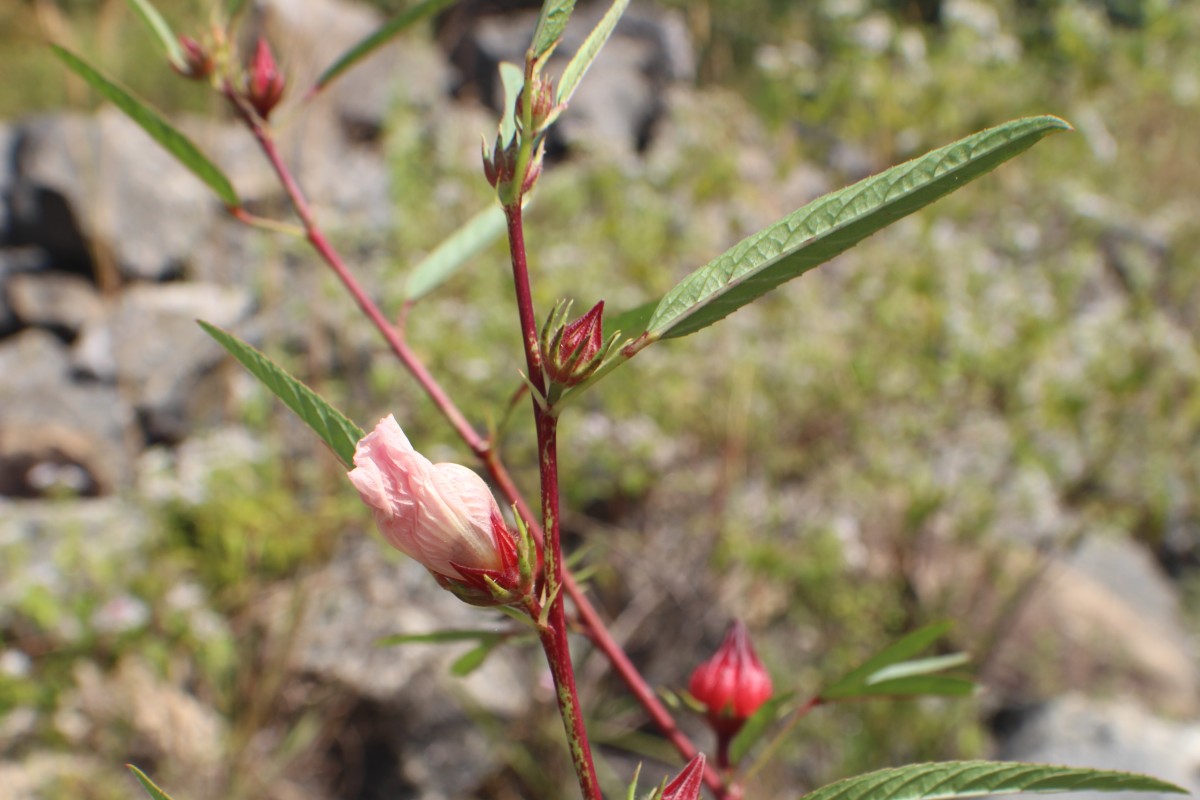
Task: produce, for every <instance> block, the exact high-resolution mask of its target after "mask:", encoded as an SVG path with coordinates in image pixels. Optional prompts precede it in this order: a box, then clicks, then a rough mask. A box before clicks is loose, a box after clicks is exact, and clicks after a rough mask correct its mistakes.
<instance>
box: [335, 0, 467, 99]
mask: <svg viewBox="0 0 1200 800" xmlns="http://www.w3.org/2000/svg"><path fill="white" fill-rule="evenodd" d="M455 1H456V0H422V1H421V2H419V3H416V4H415V5H412V6H410V7H408V8H406V9H405V10H404V11H403V12H401V13H399V14H396V15H395V16H394V17H393V18H392V19H390V20H388V21H387V22H386V23H384V24H383V25H382V26H381V27H380V28H379V30H377V31H375V32H374V33H372V34H371V35H370V36H368V37H367V38H365V39H363V40H362V41H361V42H358V43H357V44H355V45H354V46H353V47H351V48H350V49H349V50H347V51H346V52H345V53H344V54H343V55H341V56H339V57H338V58H337V59H336V60H335V61H334V62H333V64H331V65H330V66H329V67H328V68H327V69H326V70H325V71H324V72H322V73H321V75H320V77H318V78H317V81H316V83H315V84H314V85H313V88H312V91H313V92H319V91H321V90H322V89H324V88H325V87H326V86H328V85H329V84H330V83H332V82H333V81H334V80H335V79H336V78H337V77H338V76H339V75H341V74H342V73H343V72H345V71H346V70H348V69H350V68H351V67H353V66H354V65H355V64H357V63H358V62H359V61H361V60H363V59H364V58H367V57H368V56H370V55H371V53H373V52H375V51H376V50H378V49H379V48H380V47H383V46H384V45H385V44H387V43H388V42H390V41H391V40H392V39H394V38H396V37H397V36H399V35H400V34H401V33H402V32H404V31H405V30H407V29H408V28H411V27H412V26H413V25H415V24H416V23H418V22H420V21H421V20H423V19H425V18H426V17H430V16H433V15H434V14H436V13H437V12H439V11H441V10H443V9H445V8H447V7H448V6H450V5H451V4H452V3H454V2H455Z"/></svg>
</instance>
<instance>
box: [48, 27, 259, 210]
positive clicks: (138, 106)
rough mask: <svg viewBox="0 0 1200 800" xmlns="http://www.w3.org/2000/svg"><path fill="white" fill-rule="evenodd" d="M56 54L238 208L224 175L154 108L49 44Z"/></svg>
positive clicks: (232, 206)
mask: <svg viewBox="0 0 1200 800" xmlns="http://www.w3.org/2000/svg"><path fill="white" fill-rule="evenodd" d="M50 49H52V50H53V51H54V54H55V55H56V56H58V57H59V59H61V60H62V62H63V63H64V64H66V65H67V66H68V67H69V68H70V69H71V71H72V72H74V73H75V74H76V75H78V76H79V77H81V78H83V79H84V80H85V81H87V82H88V84H90V85H91V87H92V88H93V89H95V90H96V91H97V92H99V93H100V94H102V95H104V96H105V97H107V98H108V99H109V100H111V101H112V103H113V105H115V106H116V107H117V108H119V109H121V110H122V111H124V112H125V113H126V114H127V115H128V116H129V118H130V119H132V120H133V121H134V122H136V123H137V124H138V125H140V126H141V127H142V130H144V131H145V132H146V133H148V134H150V138H152V139H154V141H156V142H158V143H159V144H160V145H162V146H163V147H164V148H166V150H167V152H168V153H170V154H171V155H173V156H175V158H177V159H179V162H180V163H181V164H183V165H184V166H185V167H187V168H188V169H189V170H191V171H192V173H193V174H195V176H196V177H197V178H199V179H200V180H202V181H204V183H205V184H207V185H208V187H209V188H210V189H212V190H213V191H214V192H216V194H217V197H219V198H221V201H222V202H223V203H225V205H227V206H229V207H230V208H236V207H237V206H238V197H237V192H235V191H234V190H233V184H231V183H230V182H229V179H228V178H226V177H225V175H224V173H222V172H221V170H220V169H218V168H217V166H216V165H215V164H213V163H212V162H211V161H209V160H208V157H207V156H205V155H204V154H203V153H202V152H200V148H198V147H196V145H195V144H193V143H192V140H191V139H189V138H187V137H186V136H184V135H183V134H182V133H180V132H179V131H178V130H177V129H175V128H174V127H172V126H171V124H170V123H168V122H167V121H166V120H165V119H163V118H162V117H161V116H159V114H158V112H156V111H154V110H153V109H151V108H150V107H149V106H147V105H146V104H145V103H143V102H142V101H141V100H138V99H137V98H135V97H134V96H133V95H132V94H130V93H129V92H128V91H126V90H125V89H123V88H121V87H120V86H118V85H117V84H115V83H113V82H112V81H110V80H109V79H108V78H106V77H104V76H103V75H101V74H100V73H99V72H97V71H96V70H95V69H93V68H92V67H91V66H90V65H88V63H87V62H85V61H84V60H83V59H81V58H80V57H79V56H77V55H75V54H74V53H72V52H71V51H69V50H65V49H63V48H61V47H59V46H58V45H54V44H52V45H50Z"/></svg>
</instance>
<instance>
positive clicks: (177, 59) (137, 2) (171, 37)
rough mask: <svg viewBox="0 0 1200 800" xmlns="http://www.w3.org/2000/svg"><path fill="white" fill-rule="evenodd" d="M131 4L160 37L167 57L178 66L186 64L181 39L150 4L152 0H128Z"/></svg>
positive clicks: (155, 34)
mask: <svg viewBox="0 0 1200 800" xmlns="http://www.w3.org/2000/svg"><path fill="white" fill-rule="evenodd" d="M128 2H129V5H130V6H131V7H132V8H133V10H134V12H135V13H136V14H137V15H138V16H139V17H141V18H142V22H144V23H146V27H147V28H149V29H150V31H151V33H153V34H154V37H155V38H156V39H158V43H159V44H160V45H162V48H163V51H164V52H165V53H166V54H167V59H168V60H170V62H171V63H172V64H174V65H175V66H176V67H179V68H182V67H183V66H184V59H183V48H182V47H180V46H179V39H178V38H177V37H176V36H175V33H174V32H173V31H172V30H171V26H170V25H168V24H167V21H166V20H165V19H163V17H162V14H159V13H158V9H157V8H155V7H154V6H153V5H151V4H150V0H128Z"/></svg>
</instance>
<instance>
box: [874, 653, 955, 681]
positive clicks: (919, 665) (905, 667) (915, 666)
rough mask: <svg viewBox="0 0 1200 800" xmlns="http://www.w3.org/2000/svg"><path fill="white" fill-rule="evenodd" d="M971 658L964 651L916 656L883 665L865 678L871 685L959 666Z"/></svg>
mask: <svg viewBox="0 0 1200 800" xmlns="http://www.w3.org/2000/svg"><path fill="white" fill-rule="evenodd" d="M970 660H971V657H970V656H968V655H967V654H966V653H950V654H949V655H944V656H930V657H929V658H918V659H916V660H914V661H905V662H902V663H900V664H892V665H891V666H890V667H884V668H883V669H881V670H878V671H877V672H874V673H872V674H871V676H870V677H869V678H867V685H868V686H871V685H874V684H877V683H884V682H885V681H893V680H897V679H899V678H907V677H910V676H913V675H928V674H930V673H933V672H941V671H942V670H944V669H950V668H951V667H961V666H962V665H963V664H966V663H967V662H968V661H970Z"/></svg>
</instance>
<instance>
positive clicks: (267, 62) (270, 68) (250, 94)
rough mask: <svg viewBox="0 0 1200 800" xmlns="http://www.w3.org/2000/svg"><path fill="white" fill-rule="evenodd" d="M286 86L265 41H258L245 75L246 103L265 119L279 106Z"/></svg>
mask: <svg viewBox="0 0 1200 800" xmlns="http://www.w3.org/2000/svg"><path fill="white" fill-rule="evenodd" d="M286 85H287V81H286V79H285V78H284V77H283V73H282V72H280V71H279V65H278V64H276V63H275V56H274V55H272V54H271V47H270V45H268V44H267V40H266V39H259V40H258V45H257V46H256V47H255V49H254V57H253V58H252V59H251V60H250V66H249V67H248V69H247V73H246V89H245V92H244V93H243V94H244V97H245V98H246V102H248V103H249V104H250V105H251V106H253V108H254V110H255V111H257V112H258V115H259V116H260V117H262V118H263V119H267V118H268V117H269V116H270V115H271V110H272V109H274V108H275V106H277V105H279V100H280V99H281V98H282V97H283V90H284V87H285V86H286Z"/></svg>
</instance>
